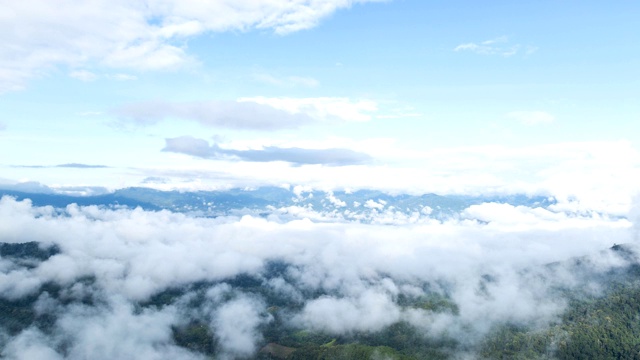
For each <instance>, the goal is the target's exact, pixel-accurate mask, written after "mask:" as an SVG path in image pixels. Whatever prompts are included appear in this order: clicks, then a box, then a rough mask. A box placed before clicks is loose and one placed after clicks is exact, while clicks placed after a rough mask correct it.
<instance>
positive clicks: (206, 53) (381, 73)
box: [0, 0, 640, 211]
mask: <svg viewBox="0 0 640 360" xmlns="http://www.w3.org/2000/svg"><path fill="white" fill-rule="evenodd" d="M2 8H3V9H5V10H3V12H2V14H0V32H1V33H2V34H4V35H3V41H2V44H0V169H1V170H0V171H1V172H0V184H1V185H3V186H5V187H6V186H15V185H16V184H20V183H27V184H40V185H38V186H41V185H43V186H47V187H50V188H54V189H63V188H69V187H104V188H106V189H108V190H113V189H117V188H123V187H130V186H150V187H155V188H159V189H185V190H196V189H220V188H230V187H238V186H240V187H243V186H249V187H255V186H261V185H276V186H288V185H290V186H294V185H300V184H302V185H309V186H313V187H317V188H327V189H336V188H342V189H344V188H364V187H369V188H377V189H383V190H388V191H395V192H411V193H426V192H435V193H442V194H446V193H482V192H525V193H548V194H551V195H554V196H557V197H564V198H570V197H574V198H580V199H584V201H585V202H588V203H589V204H591V206H596V205H597V204H599V203H601V202H602V201H603V200H602V199H612V200H611V201H610V202H611V204H609V205H606V206H609V208H611V209H614V208H615V209H620V208H624V207H628V206H630V204H631V200H630V199H631V197H632V196H633V195H634V194H635V193H636V192H637V186H636V184H637V183H640V182H639V180H640V171H639V170H640V168H639V165H640V155H639V153H638V149H639V146H640V137H639V135H638V134H640V101H638V100H637V99H638V97H639V95H640V56H639V55H640V54H639V53H638V51H639V50H638V48H637V47H636V46H634V44H637V43H638V40H639V39H638V38H639V37H640V31H639V30H640V26H639V25H638V23H637V18H638V15H640V5H638V4H637V3H636V2H634V1H619V2H615V3H604V2H600V1H563V2H557V1H546V0H544V1H535V2H534V1H521V2H517V3H514V2H508V1H494V2H491V3H490V4H482V6H480V5H479V4H478V3H477V2H472V1H462V0H456V1H417V0H405V1H402V0H395V1H393V0H390V1H375V0H372V1H368V0H361V1H353V0H317V1H309V0H307V1H305V0H291V1H285V0H282V1H251V0H244V1H237V0H234V1H231V0H216V1H173V0H157V1H141V2H131V1H100V0H92V1H82V2H78V1H62V2H56V3H55V4H54V3H51V2H49V1H46V0H41V1H40V0H30V1H23V2H15V1H4V3H3V4H2ZM34 186H35V185H34ZM598 206H599V205H598ZM603 206H605V205H603ZM611 211H614V210H611Z"/></svg>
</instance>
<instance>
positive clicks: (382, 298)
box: [0, 197, 633, 359]
mask: <svg viewBox="0 0 640 360" xmlns="http://www.w3.org/2000/svg"><path fill="white" fill-rule="evenodd" d="M462 215H463V216H462V218H461V219H459V220H456V219H452V220H449V221H444V222H440V221H431V222H425V223H420V224H415V225H407V226H403V227H397V226H383V225H366V224H358V223H313V222H311V221H309V220H306V219H303V220H293V221H288V220H286V219H285V218H281V217H280V216H279V215H278V214H277V213H276V212H274V213H272V214H270V215H268V216H267V218H260V217H252V216H241V217H236V216H229V217H218V218H196V217H189V216H185V215H181V214H175V213H171V212H168V211H160V212H147V211H143V210H141V209H135V210H128V209H112V210H107V209H103V208H98V207H95V206H89V207H78V206H75V205H71V206H68V207H67V208H65V209H54V208H52V207H48V206H47V207H34V206H32V205H31V204H30V203H29V202H28V201H23V202H18V201H15V200H13V199H11V198H8V197H5V198H3V199H2V200H0V217H1V218H2V219H4V220H5V221H3V222H1V223H0V242H5V243H21V242H27V241H38V242H40V243H41V244H43V246H47V245H53V244H55V245H56V246H57V247H58V248H59V251H60V252H59V253H58V254H56V255H54V256H52V257H50V258H48V259H47V260H45V261H43V262H41V263H36V264H35V266H31V267H25V266H22V265H20V264H19V263H15V262H12V260H11V259H9V258H2V259H0V270H1V272H0V296H1V297H2V298H4V299H20V298H24V297H25V296H27V295H29V294H34V293H38V291H39V289H40V287H41V286H42V285H44V284H47V283H55V284H59V285H60V286H62V288H63V289H66V290H64V292H63V293H62V294H63V298H62V299H66V300H65V301H64V302H62V301H61V300H60V299H61V298H60V297H58V298H51V297H49V296H48V295H46V294H43V295H40V297H39V298H38V301H37V302H36V304H35V305H34V306H35V307H36V309H39V310H38V311H41V312H43V313H51V314H56V320H55V323H54V324H53V326H54V327H55V329H56V331H55V333H56V334H58V335H56V336H52V335H51V334H45V333H43V332H41V330H38V329H37V328H33V327H32V328H28V329H25V330H24V331H22V332H21V333H19V334H17V335H16V336H12V337H9V338H5V340H3V341H4V350H2V351H3V353H2V354H3V355H5V356H9V357H16V358H20V357H21V356H23V355H21V354H31V355H33V356H47V357H49V358H62V357H63V356H62V355H60V354H59V353H58V350H57V349H59V346H60V344H63V343H64V344H66V345H65V348H66V349H67V350H66V355H65V357H69V358H86V357H92V358H97V359H101V358H105V359H106V358H113V357H119V356H122V355H124V354H132V353H136V354H143V356H145V358H151V359H153V358H166V356H167V354H169V355H170V356H171V357H172V358H178V359H191V358H199V355H197V354H195V353H191V352H189V351H187V350H185V349H184V348H180V347H178V346H176V344H175V343H174V342H173V341H172V340H171V331H172V330H171V329H172V328H173V327H180V326H185V321H188V320H189V319H190V318H195V319H200V321H205V322H206V323H208V324H210V326H211V328H212V329H213V331H214V335H212V336H215V339H216V341H217V343H218V344H219V351H220V353H221V354H223V355H224V356H226V357H229V358H234V357H238V356H245V355H248V354H252V353H254V352H255V351H256V349H257V346H258V344H260V341H261V338H262V336H261V333H260V328H261V326H264V325H265V324H268V323H270V322H271V321H273V319H272V318H271V316H270V315H269V313H268V312H266V308H267V306H270V305H271V304H269V303H267V302H266V301H267V299H263V298H260V297H256V295H255V294H250V293H244V292H243V290H242V289H241V288H235V287H234V286H232V285H230V284H233V283H232V282H229V283H227V282H226V281H230V279H233V278H234V277H236V276H238V275H242V274H249V275H250V276H253V277H254V278H256V279H262V280H258V281H259V282H261V285H260V286H261V287H263V288H265V289H271V290H270V291H273V292H274V294H281V295H279V296H285V297H286V298H287V299H291V301H297V302H298V303H299V304H300V305H299V307H298V310H296V311H294V312H293V313H291V314H289V316H288V320H287V321H288V322H289V324H290V326H294V327H301V328H303V329H305V328H306V329H310V330H313V331H322V332H327V333H330V334H335V335H339V334H349V333H352V332H354V331H378V330H381V329H383V328H384V327H386V326H388V325H390V324H393V323H395V322H397V321H405V322H408V323H410V324H411V325H412V326H415V327H418V328H420V329H422V330H423V331H424V333H426V334H431V335H429V336H432V335H433V336H439V335H438V334H440V335H441V334H444V332H445V331H446V332H448V333H449V334H459V335H461V336H463V337H462V338H468V339H470V340H469V341H471V339H472V338H473V336H475V335H477V334H482V333H485V332H486V331H489V329H490V328H491V326H492V325H493V324H495V323H498V322H504V321H511V322H516V323H528V324H545V323H547V322H549V321H553V319H555V317H556V316H557V315H558V314H560V313H561V312H562V310H563V308H564V306H565V302H564V301H563V300H562V299H561V298H557V297H555V296H552V295H551V293H550V292H549V291H550V290H551V289H552V288H553V287H554V286H560V285H562V286H569V287H571V286H577V285H579V284H581V281H582V280H580V278H579V274H577V273H572V272H571V271H569V270H568V269H564V268H563V267H562V266H559V267H558V266H557V267H555V268H553V269H551V268H549V267H545V266H542V265H544V264H548V263H550V262H553V261H559V260H565V259H568V258H570V257H572V256H582V255H585V254H588V253H595V252H597V251H599V250H602V249H605V248H607V247H609V246H611V245H612V244H613V243H614V242H617V243H625V242H630V241H632V236H633V234H632V231H631V229H630V223H629V221H627V220H625V219H607V218H602V217H599V216H597V215H593V214H582V215H581V214H576V213H574V214H565V213H563V212H553V211H551V210H545V209H538V208H527V207H514V206H511V205H499V204H483V205H478V206H474V207H471V208H469V209H467V210H466V211H465V212H464V213H463V214H462ZM476 219H478V220H476ZM589 261H591V262H592V263H593V264H594V268H595V269H600V270H602V271H605V270H606V269H610V268H614V267H617V266H621V265H623V264H624V262H625V261H624V260H622V259H620V258H618V257H616V256H614V255H607V254H603V255H598V256H596V257H594V258H593V259H592V260H589ZM273 262H276V263H279V264H283V265H284V266H285V268H284V269H283V271H281V272H276V273H273V272H270V271H269V270H268V269H269V264H270V263H273ZM600 270H599V271H600ZM83 279H85V280H83ZM86 279H95V281H89V282H87V281H86ZM487 279H489V280H487ZM192 283H201V284H210V285H206V286H208V287H205V290H206V292H205V294H204V298H203V299H202V300H201V301H202V304H201V305H200V306H199V307H196V308H195V309H194V308H193V307H190V306H187V304H191V303H193V301H194V299H196V298H194V296H195V295H194V294H192V295H189V293H187V294H185V295H184V297H183V298H181V299H180V300H179V301H178V302H175V303H173V304H170V305H168V306H165V307H162V308H156V307H145V308H142V309H141V308H139V307H138V306H139V305H137V304H140V303H142V302H145V301H148V300H149V299H150V298H151V297H152V296H153V295H154V294H157V293H159V292H162V291H164V290H167V289H172V288H180V287H184V286H187V285H188V284H192ZM479 289H480V290H479ZM594 291H597V289H596V288H594ZM429 293H432V294H433V293H436V294H438V293H439V294H448V295H447V296H449V297H450V298H451V300H452V301H453V302H455V304H456V305H457V306H458V308H459V311H457V312H456V313H453V312H451V313H449V312H444V313H435V312H432V311H428V310H424V309H419V308H403V307H401V306H399V305H398V303H397V299H398V296H400V295H402V296H405V297H407V296H408V297H416V296H417V297H419V296H424V295H426V294H429ZM310 294H318V295H315V296H314V295H310ZM59 296H60V295H59ZM83 299H84V300H83ZM88 299H91V300H88ZM462 334H465V335H462ZM474 334H475V335H474ZM24 356H26V355H24Z"/></svg>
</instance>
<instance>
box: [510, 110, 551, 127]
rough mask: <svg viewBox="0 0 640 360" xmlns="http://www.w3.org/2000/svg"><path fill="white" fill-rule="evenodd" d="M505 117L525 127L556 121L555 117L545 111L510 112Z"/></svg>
mask: <svg viewBox="0 0 640 360" xmlns="http://www.w3.org/2000/svg"><path fill="white" fill-rule="evenodd" d="M505 116H506V117H507V118H510V119H513V120H516V121H519V122H521V123H523V124H525V125H537V124H548V123H552V122H554V121H555V119H556V118H555V116H553V115H551V114H549V113H548V112H545V111H512V112H510V113H507V114H506V115H505Z"/></svg>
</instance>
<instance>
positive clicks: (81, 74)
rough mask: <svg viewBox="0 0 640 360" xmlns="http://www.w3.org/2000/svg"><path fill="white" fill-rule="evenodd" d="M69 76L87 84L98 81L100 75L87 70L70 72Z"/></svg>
mask: <svg viewBox="0 0 640 360" xmlns="http://www.w3.org/2000/svg"><path fill="white" fill-rule="evenodd" d="M69 76H71V77H72V78H74V79H78V80H80V81H85V82H89V81H94V80H96V79H98V75H96V74H94V73H92V72H91V71H87V70H75V71H72V72H70V73H69Z"/></svg>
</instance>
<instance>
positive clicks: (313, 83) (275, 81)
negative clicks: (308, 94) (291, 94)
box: [253, 73, 320, 88]
mask: <svg viewBox="0 0 640 360" xmlns="http://www.w3.org/2000/svg"><path fill="white" fill-rule="evenodd" d="M253 77H254V78H255V79H256V80H257V81H260V82H263V83H266V84H270V85H275V86H279V87H286V88H294V87H307V88H315V87H317V86H318V85H319V84H320V82H318V80H316V79H314V78H312V77H304V76H284V77H276V76H273V75H271V74H267V73H257V74H254V75H253Z"/></svg>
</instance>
